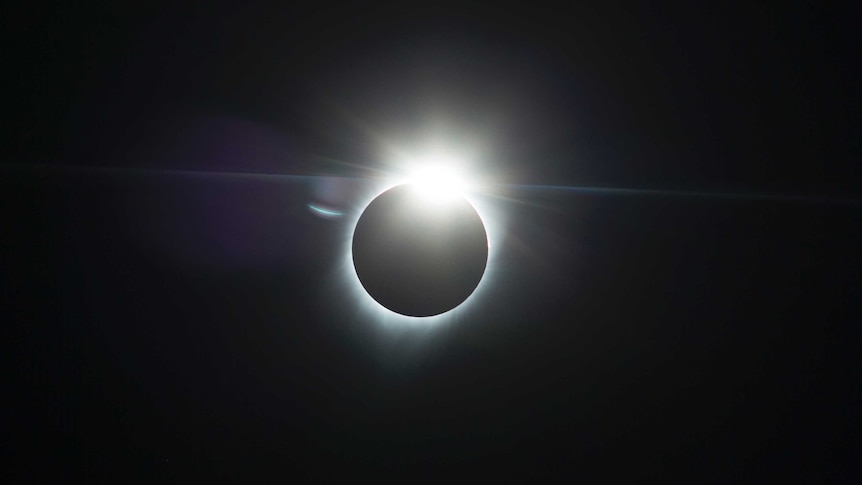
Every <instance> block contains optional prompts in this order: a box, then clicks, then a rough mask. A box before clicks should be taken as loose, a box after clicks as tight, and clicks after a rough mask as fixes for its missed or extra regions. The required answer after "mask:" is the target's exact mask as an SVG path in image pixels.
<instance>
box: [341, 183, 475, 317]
mask: <svg viewBox="0 0 862 485" xmlns="http://www.w3.org/2000/svg"><path fill="white" fill-rule="evenodd" d="M352 253H353V265H354V269H355V270H356V275H357V276H358V278H359V281H360V282H361V283H362V286H363V287H364V288H365V290H366V291H367V292H368V294H369V295H370V296H371V297H372V298H373V299H374V300H375V301H377V302H378V303H379V304H380V305H382V306H383V307H385V308H387V309H389V310H391V311H393V312H396V313H399V314H401V315H406V316H411V317H430V316H434V315H439V314H441V313H445V312H448V311H450V310H452V309H453V308H455V307H457V306H459V305H460V304H461V303H463V302H464V301H465V300H467V299H468V298H469V297H470V295H471V294H472V293H473V291H474V290H475V289H476V287H477V286H478V285H479V282H480V281H481V280H482V276H483V275H484V273H485V267H486V265H487V262H488V236H487V233H486V231H485V225H484V224H483V222H482V219H481V217H479V213H478V212H477V211H476V209H475V208H474V207H473V206H472V205H471V204H470V202H469V201H468V200H467V199H466V198H464V197H463V196H461V195H457V194H446V195H445V196H440V195H439V194H429V193H428V191H427V190H423V187H421V186H420V185H417V184H403V185H398V186H395V187H393V188H391V189H389V190H387V191H386V192H383V193H382V194H380V195H379V196H377V197H376V198H375V199H374V200H372V201H371V203H370V204H368V206H367V207H366V208H365V210H364V211H363V213H362V215H361V216H360V217H359V220H358V221H357V223H356V228H355V229H354V233H353V244H352Z"/></svg>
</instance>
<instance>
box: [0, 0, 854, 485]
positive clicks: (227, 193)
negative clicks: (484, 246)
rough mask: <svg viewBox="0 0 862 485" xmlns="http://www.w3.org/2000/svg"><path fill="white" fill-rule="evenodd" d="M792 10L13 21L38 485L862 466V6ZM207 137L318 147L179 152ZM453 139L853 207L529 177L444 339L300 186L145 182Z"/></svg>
mask: <svg viewBox="0 0 862 485" xmlns="http://www.w3.org/2000/svg"><path fill="white" fill-rule="evenodd" d="M785 3H786V4H785V5H783V6H781V7H780V8H776V9H767V8H762V7H758V6H756V5H749V4H748V3H747V2H746V4H745V5H739V6H738V7H729V6H719V5H713V6H693V5H690V4H689V2H685V3H683V4H682V5H672V4H665V5H662V6H656V5H650V6H647V5H646V4H644V5H641V6H639V7H637V6H636V7H629V6H621V5H604V2H603V3H602V6H601V7H599V6H595V5H593V6H579V7H571V6H569V7H565V8H563V7H554V8H552V7H548V6H541V5H538V4H528V5H503V4H495V5H490V4H489V5H487V6H485V7H481V8H480V7H471V8H466V7H464V6H458V7H450V6H444V5H441V4H431V3H429V4H426V5H418V6H401V7H393V6H390V7H371V6H368V5H362V6H352V7H341V6H321V7H319V8H316V9H312V8H299V7H287V6H285V5H281V4H280V3H274V4H272V5H269V6H266V5H256V4H254V3H251V2H243V4H242V5H235V6H228V5H224V4H216V3H213V2H207V3H201V4H199V5H197V6H192V7H171V6H157V5H155V4H151V3H147V4H146V5H143V4H142V5H140V6H132V4H123V5H122V6H120V5H119V4H117V5H115V6H112V5H100V4H94V3H88V4H86V5H79V6H72V5H66V4H60V3H51V2H43V3H41V4H40V5H38V6H31V7H27V8H26V9H25V8H15V9H13V8H11V7H9V6H8V5H7V6H4V7H3V11H2V13H0V17H2V19H3V20H2V22H3V36H4V38H5V40H4V58H3V59H4V61H3V63H4V67H3V72H4V74H3V78H4V82H3V86H4V89H3V119H4V121H5V123H4V127H3V130H4V134H3V143H2V156H3V160H2V162H3V164H4V165H3V172H2V175H0V177H2V178H0V185H2V192H0V193H2V194H3V203H2V210H3V214H2V228H3V238H2V274H3V278H2V284H3V300H2V309H3V313H2V315H3V338H2V342H3V354H2V355H3V360H4V364H3V368H4V372H3V373H4V375H5V377H4V384H5V385H4V393H3V394H4V399H3V413H2V415H3V417H4V422H5V424H4V425H3V429H4V432H3V444H2V448H3V452H4V458H5V460H6V461H7V464H6V465H4V466H3V468H4V470H5V472H4V473H6V474H7V475H8V479H7V480H6V481H7V482H14V483H34V482H43V481H56V480H58V479H60V478H62V479H63V480H64V481H70V480H71V479H77V478H84V479H86V480H88V481H93V482H117V481H120V480H129V479H134V480H141V481H159V482H169V481H177V482H183V483H185V482H189V481H192V480H193V479H208V480H213V481H223V482H246V483H255V482H284V481H289V480H300V481H303V480H328V479H332V480H335V479H339V480H347V479H355V478H363V477H366V476H377V477H383V478H392V477H394V478H403V479H411V480H414V479H415V480H423V479H431V480H438V479H444V478H445V479H450V480H461V479H468V478H470V479H487V478H491V477H499V478H503V479H506V480H507V481H527V480H531V479H536V478H550V477H561V476H571V477H578V478H582V479H585V480H588V481H611V480H617V479H624V480H626V481H647V480H660V481H685V482H692V481H698V482H702V481H717V482H723V483H726V482H729V481H734V482H737V481H742V482H748V481H751V482H763V481H764V480H765V479H766V478H767V477H780V478H781V479H784V480H788V481H792V482H796V481H802V482H817V483H822V482H851V481H853V478H854V476H855V475H856V474H857V472H858V465H857V464H856V460H857V459H858V456H859V454H860V446H859V430H860V428H859V427H860V422H859V409H860V404H862V403H860V397H862V396H860V389H862V388H860V379H859V362H858V355H859V351H860V329H859V323H860V317H862V311H860V310H862V306H860V298H859V289H860V251H859V248H860V247H862V245H860V242H862V238H860V231H862V224H860V222H862V220H860V219H862V213H860V210H859V205H858V199H854V197H856V196H858V195H859V193H860V188H862V185H860V184H862V177H860V176H862V173H860V171H862V169H860V164H859V155H860V153H859V133H860V120H859V116H860V115H859V113H860V112H862V109H860V108H862V107H860V103H859V96H858V86H859V85H860V83H859V77H858V73H857V72H856V70H855V69H853V67H854V66H855V64H856V60H855V58H854V56H853V54H854V53H855V51H856V48H855V46H856V45H857V44H856V36H855V32H854V28H855V26H854V25H853V23H854V22H853V19H854V18H855V17H854V16H853V15H852V12H851V11H850V10H849V9H843V8H840V6H839V4H830V5H820V4H819V3H806V2H785ZM199 119H220V120H225V119H227V120H234V121H235V122H236V123H240V124H242V123H245V124H246V125H243V126H254V127H256V128H255V130H262V131H265V132H266V133H269V135H267V136H268V137H269V138H266V137H264V138H265V139H267V140H271V139H273V138H274V139H278V140H280V141H279V143H283V145H284V146H286V147H289V149H287V150H286V151H282V152H279V156H276V157H266V156H260V155H259V153H257V152H255V153H257V155H255V156H233V155H230V156H229V155H225V153H226V152H225V151H224V150H220V149H218V148H217V149H215V150H211V151H209V152H207V151H206V150H204V151H202V152H200V151H199V152H194V153H195V154H196V155H195V156H183V153H186V154H187V153H188V152H183V151H181V150H174V151H171V150H170V149H166V148H165V147H166V146H167V147H171V146H181V145H183V143H184V140H187V139H188V137H190V136H191V135H189V133H192V132H193V131H194V130H192V129H191V128H189V126H192V127H193V126H196V125H195V122H194V121H189V120H199ZM237 120H238V121H237ZM231 126H233V125H231ZM206 133H209V132H206V130H204V136H203V137H202V138H203V140H204V141H207V140H210V139H211V138H213V136H212V135H211V136H210V137H208V136H206ZM432 135H433V136H434V137H439V138H442V139H446V140H449V142H450V143H451V144H453V145H455V146H460V145H461V144H464V145H465V146H466V145H468V144H473V145H475V144H477V143H478V144H479V145H481V150H479V152H480V153H481V154H482V156H481V157H479V158H480V159H479V160H478V161H477V162H476V163H477V165H478V169H477V170H478V171H479V172H482V171H485V172H486V173H490V174H493V175H494V176H495V177H498V178H499V179H501V180H502V181H504V182H508V183H512V184H549V185H560V186H565V185H578V186H598V187H623V188H647V189H666V190H686V191H695V192H697V191H701V192H710V191H718V192H751V193H785V194H795V195H808V196H825V197H829V200H828V201H827V202H819V203H811V202H800V201H783V202H782V201H774V200H747V199H744V198H721V199H712V198H708V197H671V196H646V195H642V196H635V195H626V196H621V195H601V194H592V195H585V194H583V193H580V194H579V193H575V192H566V191H550V190H526V189H520V190H510V191H509V192H507V193H506V194H505V195H506V198H505V199H499V200H498V202H497V203H498V208H499V209H500V211H501V212H502V213H503V214H505V219H506V221H507V224H506V227H505V231H504V236H505V237H504V239H503V241H502V243H501V249H500V253H499V256H498V257H497V259H496V263H495V264H496V265H497V266H496V268H494V269H495V273H494V279H493V281H494V285H493V287H492V289H491V290H489V293H488V297H487V298H485V299H483V301H482V305H481V306H478V305H477V306H476V307H475V308H471V309H470V311H469V312H466V313H465V314H464V316H463V318H460V319H459V321H457V322H453V323H452V324H450V325H443V326H439V327H435V328H433V329H430V330H428V329H425V330H422V331H417V330H415V329H404V328H400V329H398V328H395V329H393V328H384V327H381V326H380V325H379V324H378V322H375V321H374V319H373V318H372V317H370V316H369V315H368V314H367V312H366V313H363V312H361V311H357V310H356V308H354V307H353V306H351V304H350V301H349V300H350V299H349V298H347V296H346V293H347V292H348V291H349V289H347V288H345V285H343V284H342V285H339V284H338V283H337V282H336V283H333V279H332V278H331V276H332V273H333V267H334V266H336V265H337V261H339V260H340V258H342V257H343V254H342V253H343V250H344V245H343V244H342V242H343V241H342V238H343V235H344V233H345V232H346V229H345V227H344V226H343V224H344V222H343V221H342V222H338V221H325V220H322V219H317V218H315V217H314V216H313V215H312V214H311V213H309V212H308V211H307V210H306V208H305V206H304V205H305V203H306V202H308V198H309V195H308V194H309V192H308V188H307V186H306V185H304V184H305V182H303V181H302V180H293V179H290V180H282V179H272V178H253V177H252V178H249V177H233V178H232V177H226V176H218V177H215V176H213V177H206V176H192V175H188V174H185V175H176V176H170V175H166V174H164V173H161V174H159V173H155V172H141V171H122V170H114V169H117V168H124V167H126V168H132V167H133V168H136V169H141V168H144V169H176V170H203V171H222V172H224V171H227V172H270V173H292V174H319V173H321V172H322V171H324V162H322V161H321V160H322V159H329V160H331V159H335V160H341V161H343V162H349V163H350V164H351V165H350V167H351V168H349V169H345V168H343V167H344V166H345V165H343V164H340V165H339V164H336V165H335V166H337V167H342V168H337V169H335V170H337V171H339V172H340V174H341V175H351V174H362V173H364V172H363V167H366V168H367V167H374V166H376V164H377V163H378V158H379V157H380V156H381V153H382V152H381V148H380V147H381V145H383V144H385V143H392V144H396V145H397V144H404V145H407V146H410V145H412V144H421V140H423V139H425V138H426V137H429V136H432ZM228 138H229V137H228ZM177 140H179V141H177ZM212 141H213V143H215V142H216V140H214V139H213V140H212ZM218 141H221V142H224V140H218ZM195 143H197V144H200V143H201V142H200V139H198V141H197V142H195ZM249 143H251V142H249ZM251 145H253V146H258V147H259V146H261V145H260V144H254V143H251ZM219 146H221V145H218V144H216V147H219ZM244 146H245V147H246V149H247V148H248V146H247V145H244ZM273 146H274V145H273ZM279 146H281V145H279ZM261 150H262V149H261ZM252 151H253V150H252ZM201 153H203V155H202V154H201ZM231 153H233V152H231ZM243 153H245V152H243ZM207 154H209V155H207ZM79 167H90V168H89V169H86V170H84V169H81V168H79ZM92 167H112V168H113V169H112V170H108V171H105V170H101V171H100V170H96V169H93V168H92ZM332 167H333V165H331V164H330V165H326V166H325V170H333V168H332ZM836 198H837V199H836ZM194 208H198V209H199V210H198V209H194ZM195 210H197V212H195ZM154 221H155V222H154ZM164 221H168V222H164ZM237 228H242V229H243V230H242V231H238V230H237ZM220 231H221V232H220ZM222 232H225V233H231V234H234V233H236V234H239V237H238V238H237V239H230V238H228V239H225V240H224V241H232V243H228V242H225V243H224V244H226V245H227V246H225V245H222V246H219V244H217V243H215V242H212V241H213V239H212V236H213V235H214V234H221V233H222ZM165 241H169V243H165ZM218 241H222V240H218ZM237 241H238V242H237ZM233 243H236V244H239V245H240V247H241V248H242V250H240V251H239V253H240V254H242V255H245V256H248V255H249V254H253V255H254V256H255V258H256V259H255V261H254V264H250V263H249V261H248V258H246V259H242V258H240V259H241V261H239V262H237V261H236V260H228V258H226V257H225V254H228V253H225V252H224V251H223V249H224V248H225V247H228V246H230V244H233ZM182 244H185V246H182ZM179 246H182V247H183V248H184V249H183V250H182V251H177V250H175V251H170V250H166V249H165V248H166V247H169V248H173V249H176V248H177V247H179ZM230 247H231V248H234V246H230ZM230 254H235V253H230ZM190 255H192V256H190ZM196 258H197V259H196ZM489 270H490V268H489Z"/></svg>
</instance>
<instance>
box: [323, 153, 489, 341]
mask: <svg viewBox="0 0 862 485" xmlns="http://www.w3.org/2000/svg"><path fill="white" fill-rule="evenodd" d="M381 175H382V177H377V178H375V179H373V180H369V181H368V185H367V187H368V190H367V191H366V192H365V193H364V195H362V196H361V197H360V198H359V199H358V200H357V203H356V204H355V205H354V207H353V208H352V209H351V210H349V211H347V212H346V213H345V216H346V218H345V219H344V220H343V222H344V223H345V229H346V231H345V234H344V252H343V257H342V258H341V262H340V263H339V268H340V269H339V271H338V280H339V281H340V285H346V286H347V289H348V291H347V294H348V296H349V301H350V305H351V306H353V307H354V311H356V312H357V315H358V316H359V315H361V316H363V319H368V320H370V321H372V322H374V323H376V324H378V325H382V327H383V328H385V329H389V330H395V329H410V328H414V329H429V328H431V327H437V326H439V325H449V324H451V323H454V322H458V321H462V320H464V319H465V318H467V317H468V316H469V315H470V314H471V312H474V311H476V308H477V306H481V304H482V302H483V301H486V300H487V298H488V297H489V294H490V291H491V289H492V287H493V286H494V282H495V281H496V280H497V279H498V277H497V274H498V273H499V265H498V262H497V260H498V255H499V253H500V247H501V243H502V241H503V234H504V227H505V217H504V213H503V211H502V210H501V208H500V207H499V204H496V203H495V200H494V194H492V193H491V192H490V191H489V189H488V187H486V186H484V185H483V184H478V183H475V181H474V179H473V178H472V177H468V176H467V173H466V170H465V165H464V164H463V163H460V162H459V160H458V159H456V158H454V157H451V156H445V155H440V154H434V155H428V156H424V157H416V158H413V159H410V160H406V161H405V160H404V159H402V162H401V163H399V164H397V165H390V170H389V171H388V172H386V173H383V174H381ZM471 175H472V174H471ZM405 184H406V185H409V186H410V187H411V188H412V189H414V190H416V191H417V194H419V195H422V196H423V197H425V198H426V200H427V201H428V203H429V206H428V207H430V208H436V207H440V208H441V209H442V210H443V211H445V206H447V205H449V204H447V201H450V202H455V201H458V200H463V199H466V200H467V202H469V204H470V205H472V206H473V208H474V209H475V210H476V212H477V213H478V216H479V218H480V219H481V221H482V223H483V224H484V228H485V231H486V235H487V246H488V252H487V265H486V268H485V272H484V275H483V276H482V277H481V280H480V281H479V283H478V286H476V288H475V290H474V291H473V293H472V294H470V296H469V297H468V298H467V299H466V301H464V302H463V303H462V304H460V305H458V306H457V307H456V308H454V309H452V310H449V311H447V312H445V313H441V314H439V315H434V316H427V317H415V316H406V315H402V314H399V313H396V312H394V311H392V310H390V309H388V308H386V307H384V306H383V305H381V304H380V303H378V302H377V301H376V300H374V298H372V297H371V296H370V295H369V294H368V292H367V291H366V289H365V288H364V287H363V286H362V283H361V282H360V280H359V277H358V276H357V273H356V269H355V267H354V261H353V253H352V250H353V248H352V243H353V238H354V233H355V230H356V226H357V223H358V221H359V218H360V216H361V215H362V213H363V212H364V211H365V209H366V208H367V207H368V206H369V204H370V203H371V202H372V201H373V200H374V199H376V198H377V197H378V196H380V195H381V194H383V193H384V192H386V191H388V190H390V189H392V188H393V187H396V186H399V185H405ZM440 204H442V206H440ZM340 285H339V286H340Z"/></svg>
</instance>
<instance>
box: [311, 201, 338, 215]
mask: <svg viewBox="0 0 862 485" xmlns="http://www.w3.org/2000/svg"><path fill="white" fill-rule="evenodd" d="M308 208H309V209H311V211H312V212H314V213H315V214H317V215H321V216H323V217H330V218H332V217H341V216H343V215H344V213H343V212H341V211H339V210H335V209H328V208H325V207H319V206H317V205H315V204H308Z"/></svg>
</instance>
